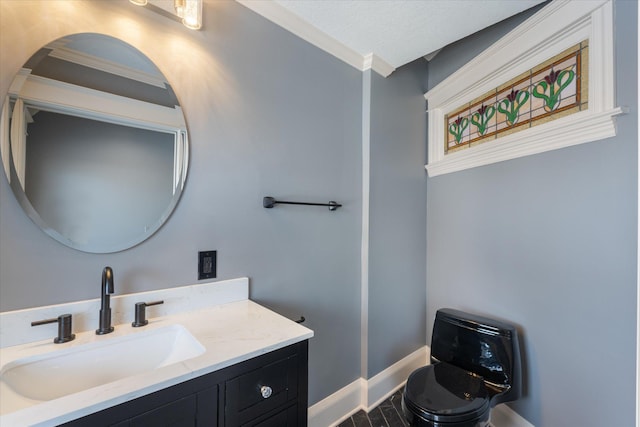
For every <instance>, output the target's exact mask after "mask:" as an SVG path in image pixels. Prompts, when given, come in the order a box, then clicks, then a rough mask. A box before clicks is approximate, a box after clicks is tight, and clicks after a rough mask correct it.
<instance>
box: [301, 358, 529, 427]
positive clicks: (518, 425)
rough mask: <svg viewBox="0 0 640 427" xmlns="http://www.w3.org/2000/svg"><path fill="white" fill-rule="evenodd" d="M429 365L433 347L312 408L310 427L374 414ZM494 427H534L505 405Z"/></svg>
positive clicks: (493, 418)
mask: <svg viewBox="0 0 640 427" xmlns="http://www.w3.org/2000/svg"><path fill="white" fill-rule="evenodd" d="M428 363H429V347H428V346H424V347H422V348H419V349H418V350H416V351H414V352H413V353H411V354H410V355H408V356H406V357H405V358H403V359H401V360H399V361H398V362H396V363H394V364H393V365H391V366H389V367H388V368H387V369H385V370H384V371H382V372H380V373H379V374H377V375H375V376H373V377H372V378H371V379H369V380H365V379H364V378H358V379H357V380H355V381H353V382H352V383H350V384H348V385H346V386H345V387H343V388H341V389H340V390H338V391H336V392H335V393H333V394H332V395H330V396H328V397H326V398H324V399H323V400H321V401H320V402H318V403H316V404H315V405H313V406H311V407H309V412H308V420H309V423H308V427H331V426H336V425H338V424H340V423H341V422H342V421H344V420H346V419H347V418H349V417H350V416H352V415H353V414H355V413H356V412H358V411H359V410H361V409H362V410H364V411H367V412H368V411H370V410H371V409H373V408H375V407H376V406H378V405H379V404H380V403H381V402H382V401H384V400H385V399H387V398H388V397H389V396H391V395H392V394H393V393H394V392H395V391H396V390H398V388H400V387H402V386H403V385H404V383H405V381H406V380H407V377H408V376H409V374H410V373H411V372H413V371H414V370H415V369H418V368H419V367H421V366H424V365H426V364H428ZM491 425H492V426H493V427H534V426H533V424H531V423H529V422H528V421H527V420H525V419H524V418H522V417H521V416H520V415H518V413H517V412H515V411H514V410H512V409H511V408H509V407H508V406H507V405H504V404H501V405H498V406H496V407H495V408H494V409H493V410H492V412H491Z"/></svg>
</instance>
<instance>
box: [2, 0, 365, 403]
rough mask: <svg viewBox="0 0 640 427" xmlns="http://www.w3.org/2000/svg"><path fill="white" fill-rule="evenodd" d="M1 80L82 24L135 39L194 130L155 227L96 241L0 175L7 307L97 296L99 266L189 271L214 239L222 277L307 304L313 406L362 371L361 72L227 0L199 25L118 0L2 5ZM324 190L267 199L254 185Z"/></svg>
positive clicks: (163, 279)
mask: <svg viewBox="0 0 640 427" xmlns="http://www.w3.org/2000/svg"><path fill="white" fill-rule="evenodd" d="M0 24H1V25H0V28H1V30H0V31H1V33H0V46H1V48H2V51H1V52H2V54H1V57H2V65H1V67H2V73H1V76H0V94H2V95H3V96H4V95H5V94H6V93H7V90H8V87H9V84H10V82H11V80H12V79H13V76H14V75H15V73H16V72H17V71H18V69H19V67H20V66H21V65H22V64H23V63H24V62H25V61H26V60H27V58H28V57H29V56H30V55H31V54H32V53H33V52H35V51H36V50H37V49H38V48H39V47H41V46H43V45H44V44H46V43H49V42H51V41H52V40H54V39H56V38H58V37H61V36H63V35H67V34H70V33H78V32H99V33H105V34H109V35H112V36H115V37H118V38H121V39H123V40H125V41H127V42H128V43H131V44H133V45H134V46H135V47H136V48H138V49H139V50H140V51H141V52H143V53H145V54H146V55H147V56H149V58H150V59H152V60H153V61H154V62H155V63H156V64H157V65H158V67H159V68H160V69H161V70H162V72H163V73H164V74H165V76H166V77H167V79H168V81H169V82H170V83H171V85H172V87H173V88H174V89H175V92H176V93H177V95H178V97H179V99H180V104H181V105H182V107H183V109H184V111H185V116H186V120H187V126H188V129H189V132H190V141H191V144H192V145H191V147H190V148H191V150H190V155H191V163H190V170H189V176H188V178H187V184H186V188H185V191H184V194H183V196H182V199H181V201H180V203H179V204H178V206H177V209H176V210H175V211H174V213H173V215H172V216H171V217H170V218H169V220H168V222H167V223H166V224H165V226H164V227H162V228H161V229H160V231H159V232H158V233H156V234H155V235H154V236H153V237H152V238H151V239H149V240H147V241H146V242H144V243H142V244H141V245H139V246H137V247H135V248H133V249H130V250H126V251H124V252H121V253H116V254H109V255H92V254H86V253H81V252H78V251H75V250H72V249H69V248H67V247H64V246H62V245H60V244H59V243H58V242H56V241H54V240H52V239H51V238H49V237H47V236H46V235H45V234H44V233H43V232H42V231H40V230H39V229H38V228H37V227H36V226H35V225H34V224H33V223H32V222H31V221H30V220H29V219H28V218H27V217H26V216H25V215H24V213H23V212H22V209H21V208H20V206H19V204H18V203H17V201H16V199H15V197H14V196H13V194H12V193H11V191H10V188H9V186H8V184H7V180H6V178H5V177H2V178H1V179H0V236H1V238H0V304H1V305H0V310H2V311H6V310H13V309H19V308H24V307H32V306H39V305H48V304H56V303H62V302H67V301H75V300H83V299H91V298H98V296H99V290H100V275H101V271H102V268H103V267H104V266H105V265H110V266H111V267H113V269H114V273H115V274H114V275H115V290H116V294H125V293H132V292H141V291H146V290H151V289H161V288H168V287H174V286H180V285H190V284H194V283H197V271H196V270H197V252H198V251H200V250H209V249H216V250H217V251H218V278H219V279H225V278H235V277H240V276H248V277H249V278H250V289H251V291H250V292H251V298H253V299H255V300H257V301H258V302H260V303H263V304H265V305H267V306H269V307H272V308H274V309H275V310H276V311H279V312H281V313H282V314H284V315H287V316H289V317H292V318H294V317H296V318H297V317H298V316H300V315H304V316H305V317H306V318H307V322H306V324H307V325H308V326H309V327H310V328H312V329H313V330H314V331H315V337H314V338H313V339H312V340H311V342H310V357H309V359H310V361H309V362H310V368H309V372H310V394H309V397H310V404H313V403H315V402H317V401H318V400H320V399H322V398H324V397H326V396H327V395H329V394H331V393H333V392H335V391H336V390H338V389H340V388H341V387H343V386H345V385H347V384H349V383H350V382H352V381H353V380H355V379H357V378H359V377H360V241H361V239H360V237H361V204H362V202H361V199H362V196H361V174H362V172H361V163H362V160H361V141H362V138H361V119H362V117H361V108H362V73H361V72H360V71H358V70H356V69H354V68H352V67H350V66H348V65H346V64H344V63H343V62H341V61H339V60H337V59H335V58H333V57H332V56H330V55H328V54H326V53H324V52H322V51H321V50H319V49H317V48H315V47H313V46H311V45H309V44H307V43H306V42H304V41H302V40H301V39H299V38H297V37H295V36H293V35H292V34H290V33H288V32H287V31H285V30H283V29H281V28H279V27H277V26H275V25H274V24H272V23H270V22H268V21H267V20H265V19H263V18H262V17H259V16H258V15H256V14H254V13H253V12H251V11H249V10H248V9H246V8H245V7H243V6H241V5H239V4H238V3H236V2H232V1H229V2H207V3H206V4H205V22H204V30H203V31H199V32H194V31H190V30H187V29H186V28H184V27H183V26H182V25H181V24H179V23H177V22H174V21H172V20H169V19H167V18H165V17H163V16H161V15H159V14H156V13H153V12H151V11H149V10H146V9H143V8H138V7H136V6H133V5H131V4H130V3H129V2H128V1H120V2H94V1H86V2H80V1H78V2H74V7H73V8H69V7H68V3H67V2H61V3H59V2H53V1H50V0H46V1H40V2H39V1H36V2H29V1H25V2H22V1H20V2H4V1H3V2H1V3H0ZM267 195H270V196H275V197H280V198H283V199H292V200H296V199H298V200H308V201H329V200H336V201H338V202H339V203H342V204H343V205H344V206H343V207H342V208H340V209H339V210H337V211H336V212H329V211H328V210H327V209H324V208H314V207H297V206H277V207H276V208H274V209H271V210H267V209H264V208H263V207H262V197H263V196H267Z"/></svg>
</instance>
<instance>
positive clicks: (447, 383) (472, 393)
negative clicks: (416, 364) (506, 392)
mask: <svg viewBox="0 0 640 427" xmlns="http://www.w3.org/2000/svg"><path fill="white" fill-rule="evenodd" d="M404 401H405V405H406V406H407V409H409V410H410V411H412V412H413V413H414V414H415V415H418V416H420V417H421V418H423V419H425V420H428V421H437V422H444V421H446V422H461V421H467V420H472V419H474V418H480V417H482V415H483V414H484V413H485V412H486V411H488V410H489V409H490V399H489V396H488V394H487V390H486V388H485V385H484V380H483V379H482V377H479V376H476V375H474V374H472V373H470V372H467V371H465V370H464V369H461V368H458V367H457V366H453V365H450V364H448V363H443V362H441V363H437V364H435V365H429V366H425V367H422V368H420V369H417V370H416V371H414V372H413V373H412V374H411V375H410V376H409V379H407V385H406V386H405V390H404Z"/></svg>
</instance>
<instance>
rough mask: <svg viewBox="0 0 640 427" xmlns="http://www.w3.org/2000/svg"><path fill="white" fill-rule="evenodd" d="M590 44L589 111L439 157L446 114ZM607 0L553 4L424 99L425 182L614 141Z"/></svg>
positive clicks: (557, 1) (567, 0)
mask: <svg viewBox="0 0 640 427" xmlns="http://www.w3.org/2000/svg"><path fill="white" fill-rule="evenodd" d="M586 39H588V40H589V70H588V71H589V83H588V85H589V106H588V109H587V110H585V111H581V112H579V113H576V114H572V115H569V116H566V117H563V118H559V119H556V120H553V121H550V122H548V123H545V124H541V125H538V126H535V127H532V128H529V129H526V130H522V131H520V132H516V133H513V134H510V135H508V136H504V137H501V138H498V139H496V140H495V141H492V142H486V143H484V144H480V145H477V146H475V147H470V148H467V149H464V150H460V151H456V152H453V153H449V154H447V155H446V156H445V153H444V135H445V132H446V129H445V126H444V116H445V114H446V113H447V112H449V111H452V110H453V109H455V108H458V107H460V106H461V105H463V104H464V103H465V102H469V101H471V100H473V99H475V98H477V97H479V96H481V95H483V94H484V93H487V92H488V91H490V90H492V89H494V88H496V87H498V86H500V85H501V84H503V83H505V82H507V81H509V80H511V79H512V78H514V77H516V76H518V75H520V74H522V73H524V72H526V71H528V70H529V69H531V68H533V67H535V66H536V65H538V64H540V63H542V62H544V61H546V60H548V59H549V58H552V57H553V56H555V55H557V54H559V53H561V52H562V51H564V50H566V49H568V48H570V47H571V46H573V45H575V44H577V43H579V42H581V41H583V40H586ZM613 64H614V61H613V5H612V1H611V0H578V1H576V0H555V1H553V2H552V3H550V4H549V5H547V6H546V7H544V8H543V9H541V10H540V11H538V13H536V14H535V15H533V16H531V17H530V18H529V19H527V20H526V21H525V22H523V23H522V24H521V25H519V26H518V27H516V28H515V29H514V30H513V31H511V32H510V33H508V34H507V35H505V36H504V37H502V38H501V39H500V40H498V41H497V42H496V43H494V44H493V45H492V46H491V47H489V48H488V49H486V50H485V51H484V52H482V53H481V54H480V55H478V56H477V57H476V58H474V59H473V60H472V61H470V62H469V63H467V64H466V65H465V66H463V67H462V68H460V69H459V70H458V71H456V72H455V73H453V74H452V75H451V76H449V77H448V78H447V79H445V80H444V81H442V82H441V83H440V84H438V85H437V86H436V87H434V88H433V89H431V90H430V91H428V92H427V93H425V95H424V96H425V98H426V99H427V105H428V110H427V111H428V115H429V118H428V120H429V131H428V156H429V157H428V164H427V165H426V166H425V167H426V169H427V172H428V174H429V176H437V175H442V174H446V173H451V172H456V171H461V170H464V169H470V168H473V167H477V166H482V165H488V164H491V163H496V162H500V161H503V160H509V159H514V158H518V157H523V156H528V155H531V154H537V153H541V152H545V151H550V150H556V149H559V148H563V147H568V146H572V145H577V144H583V143H586V142H592V141H596V140H599V139H603V138H608V137H612V136H615V135H616V128H615V116H616V115H617V114H620V113H621V112H622V110H621V109H620V108H619V107H614V101H615V99H614V98H615V97H614V70H613Z"/></svg>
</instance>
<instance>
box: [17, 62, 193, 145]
mask: <svg viewBox="0 0 640 427" xmlns="http://www.w3.org/2000/svg"><path fill="white" fill-rule="evenodd" d="M19 75H20V76H21V78H20V79H19V81H20V84H16V85H12V87H11V88H10V91H9V94H10V95H11V96H12V97H15V98H20V99H22V100H23V101H24V102H25V103H27V104H28V105H29V106H30V107H35V108H41V109H43V110H47V111H54V112H59V113H64V114H71V115H75V116H78V117H84V118H88V119H94V120H100V121H104V122H109V123H116V124H121V125H125V126H135V127H138V128H143V129H150V130H154V131H159V132H170V133H177V132H179V131H186V129H185V124H184V115H183V113H182V109H181V108H180V107H175V108H171V107H165V106H162V105H157V104H152V103H149V102H144V101H139V100H137V99H132V98H127V97H123V96H119V95H114V94H111V93H107V92H102V91H98V90H94V89H89V88H86V87H81V86H76V85H72V84H69V83H65V82H61V81H57V80H52V79H48V78H45V77H41V76H34V75H30V74H29V71H28V70H26V69H23V70H22V71H21V72H20V73H19Z"/></svg>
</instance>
